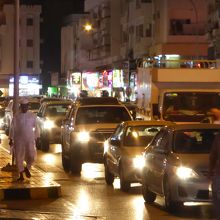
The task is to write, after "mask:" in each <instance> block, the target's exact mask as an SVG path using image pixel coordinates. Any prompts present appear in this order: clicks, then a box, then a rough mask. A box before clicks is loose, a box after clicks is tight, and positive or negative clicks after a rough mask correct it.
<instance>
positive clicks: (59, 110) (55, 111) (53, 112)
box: [45, 104, 70, 116]
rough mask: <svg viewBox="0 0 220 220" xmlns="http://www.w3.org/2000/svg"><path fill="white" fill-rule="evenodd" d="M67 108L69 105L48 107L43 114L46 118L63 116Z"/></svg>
mask: <svg viewBox="0 0 220 220" xmlns="http://www.w3.org/2000/svg"><path fill="white" fill-rule="evenodd" d="M69 108H70V105H69V104H57V105H48V106H47V109H46V111H45V114H46V116H57V115H62V116H65V115H66V113H67V111H68V109H69Z"/></svg>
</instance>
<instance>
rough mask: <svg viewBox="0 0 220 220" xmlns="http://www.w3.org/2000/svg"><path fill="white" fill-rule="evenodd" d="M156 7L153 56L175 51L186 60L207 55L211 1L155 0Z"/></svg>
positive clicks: (154, 12)
mask: <svg viewBox="0 0 220 220" xmlns="http://www.w3.org/2000/svg"><path fill="white" fill-rule="evenodd" d="M152 6H153V21H152V23H153V35H152V46H151V47H150V56H151V57H155V56H160V55H166V54H167V55H172V54H173V55H174V54H175V55H179V56H180V57H181V58H182V59H203V58H207V51H208V50H207V49H208V42H207V39H206V27H207V16H208V2H207V1H204V0H184V1H176V0H154V1H153V5H152ZM166 59H167V57H166Z"/></svg>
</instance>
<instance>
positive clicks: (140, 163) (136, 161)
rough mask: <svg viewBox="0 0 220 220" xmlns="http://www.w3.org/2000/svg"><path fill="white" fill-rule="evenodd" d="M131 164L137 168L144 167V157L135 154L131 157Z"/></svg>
mask: <svg viewBox="0 0 220 220" xmlns="http://www.w3.org/2000/svg"><path fill="white" fill-rule="evenodd" d="M132 163H133V166H134V167H135V168H138V169H142V168H143V167H144V157H142V156H137V157H135V158H133V159H132Z"/></svg>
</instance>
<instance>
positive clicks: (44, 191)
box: [0, 185, 61, 200]
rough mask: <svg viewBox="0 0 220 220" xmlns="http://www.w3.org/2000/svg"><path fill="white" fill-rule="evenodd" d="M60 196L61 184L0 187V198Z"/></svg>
mask: <svg viewBox="0 0 220 220" xmlns="http://www.w3.org/2000/svg"><path fill="white" fill-rule="evenodd" d="M58 197H61V186H60V185H58V186H52V187H34V188H16V189H10V188H7V189H0V200H18V199H22V200H28V199H48V198H51V199H54V198H58Z"/></svg>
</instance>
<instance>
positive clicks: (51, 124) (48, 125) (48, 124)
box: [44, 120, 55, 129]
mask: <svg viewBox="0 0 220 220" xmlns="http://www.w3.org/2000/svg"><path fill="white" fill-rule="evenodd" d="M54 126H55V124H54V121H51V120H46V121H45V122H44V128H45V129H51V128H53V127H54Z"/></svg>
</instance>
